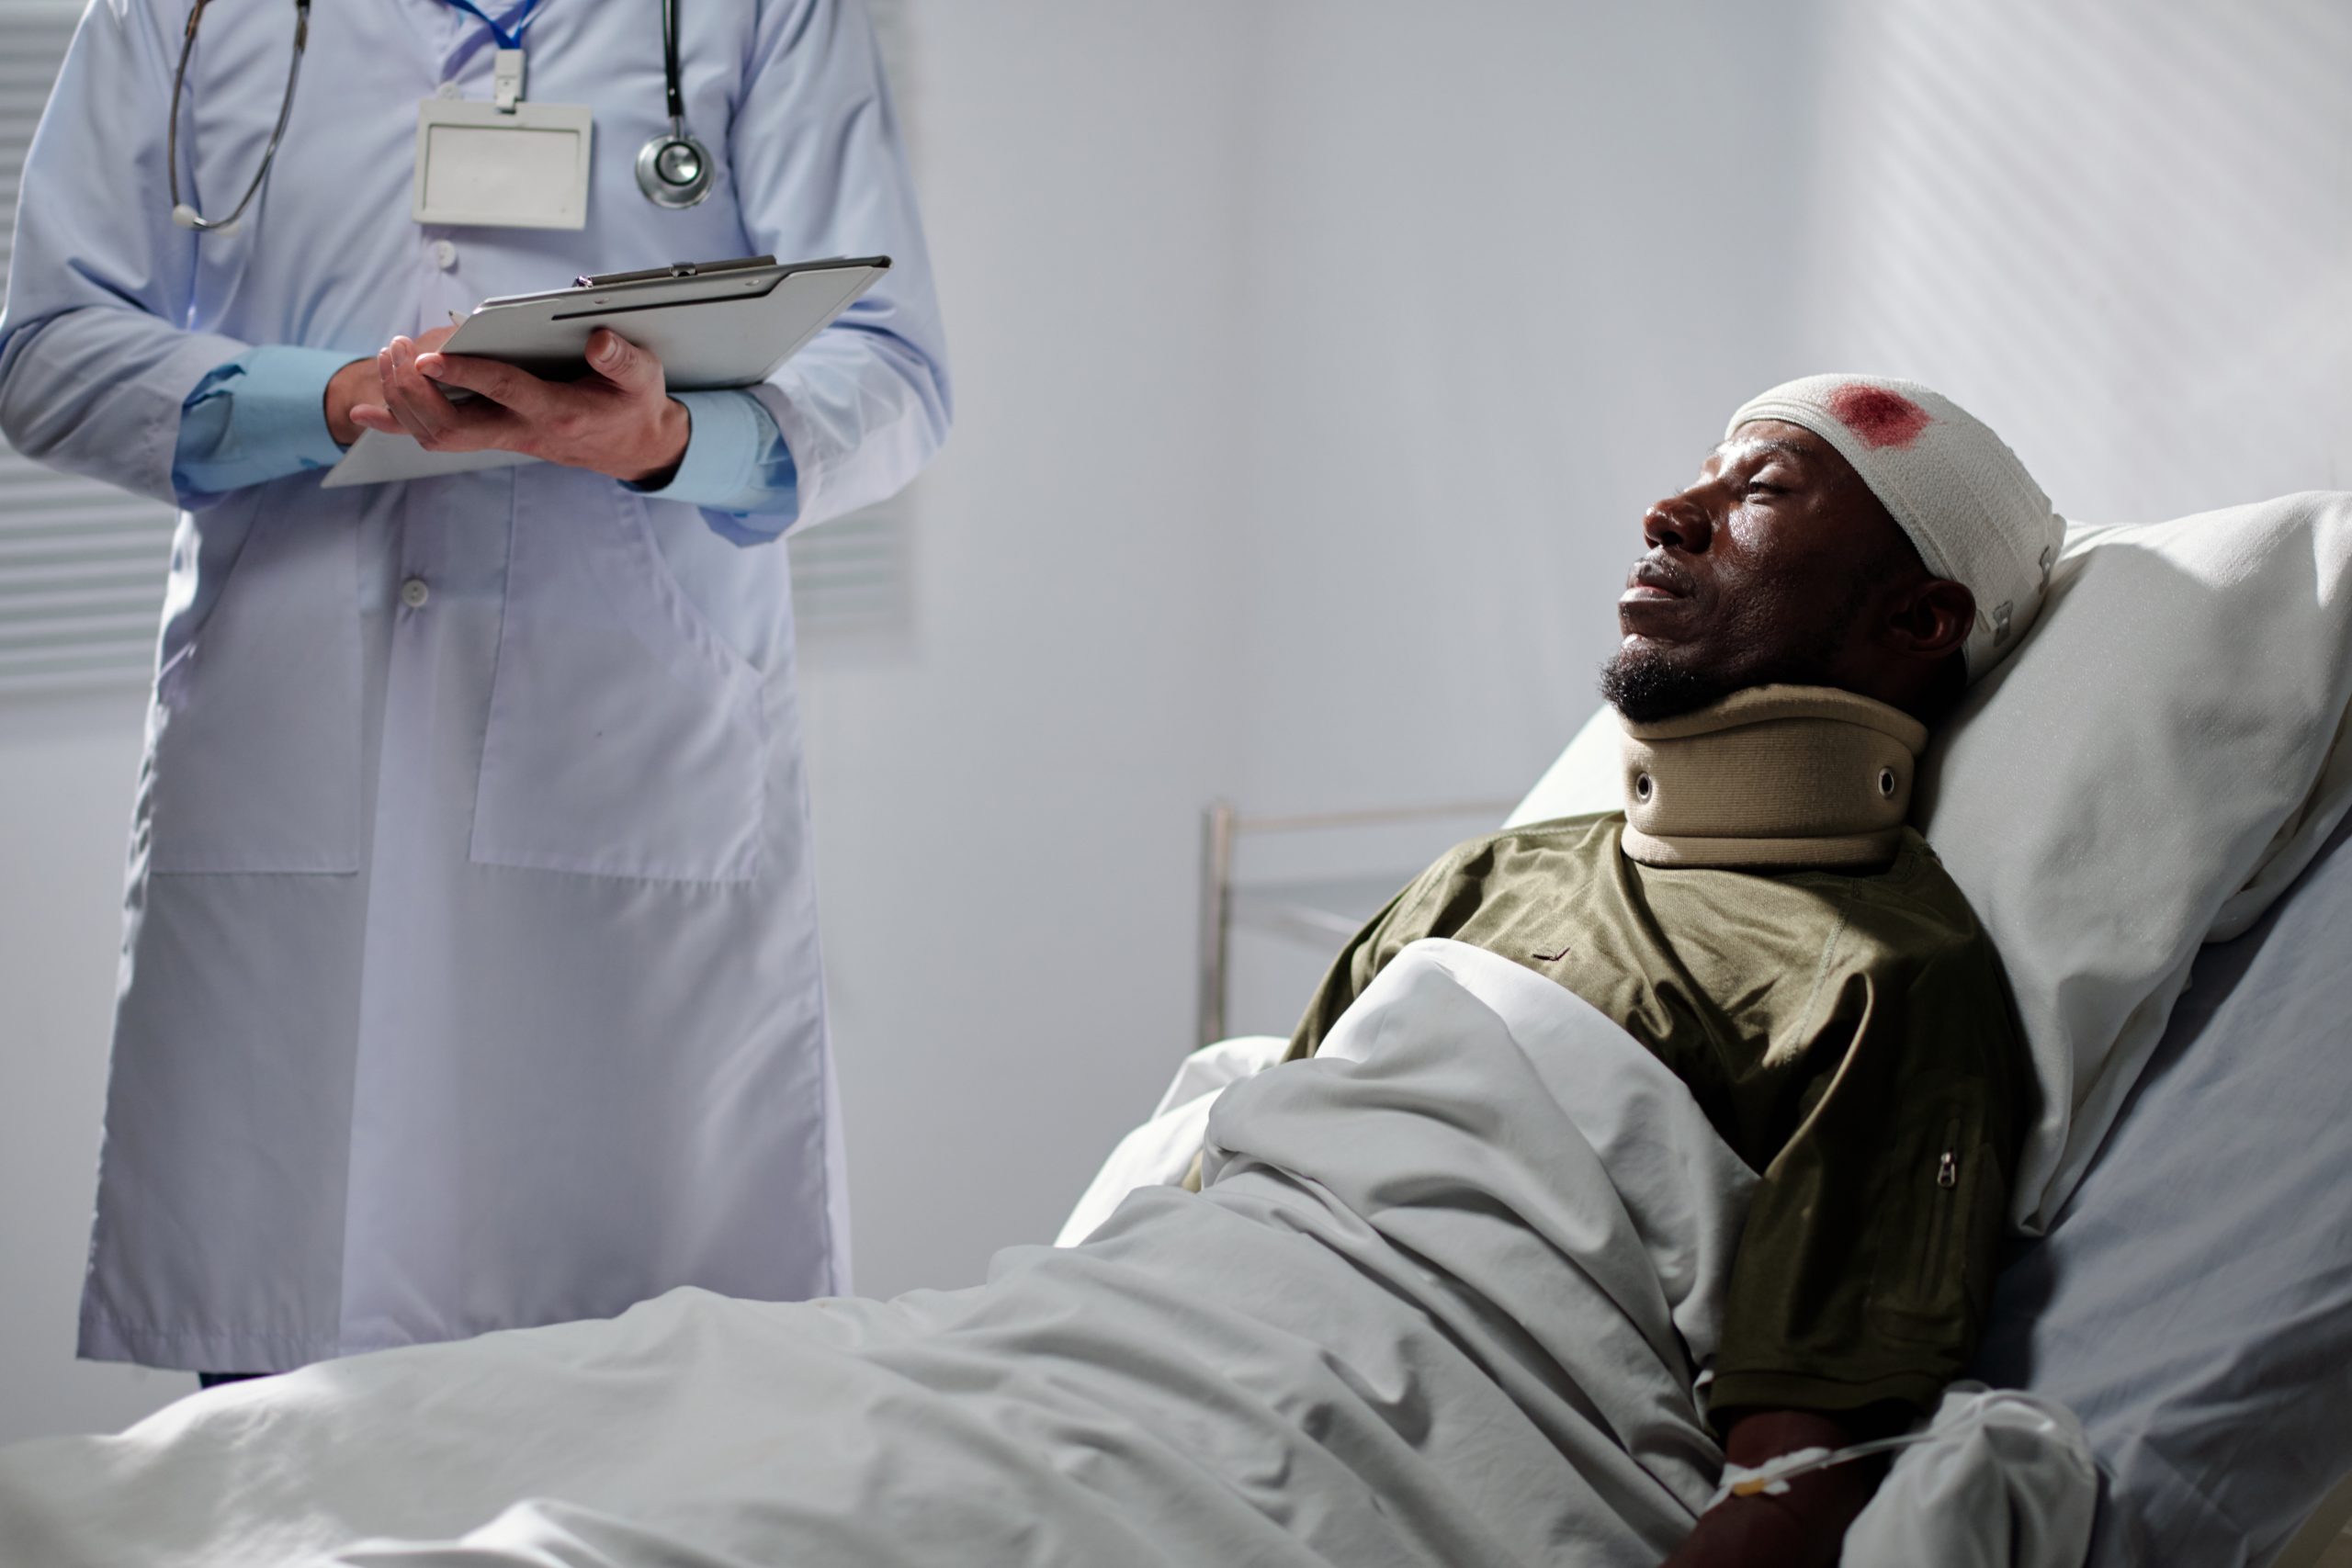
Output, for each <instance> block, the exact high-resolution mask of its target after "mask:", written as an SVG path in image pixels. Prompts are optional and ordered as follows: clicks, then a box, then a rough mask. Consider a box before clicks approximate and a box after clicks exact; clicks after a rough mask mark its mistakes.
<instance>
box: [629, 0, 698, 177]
mask: <svg viewBox="0 0 2352 1568" xmlns="http://www.w3.org/2000/svg"><path fill="white" fill-rule="evenodd" d="M662 82H663V85H664V86H665V87H667V89H668V91H669V108H670V134H669V135H667V136H656V137H654V138H653V140H652V141H648V142H647V143H646V144H645V145H644V146H642V147H640V148H639V149H638V150H637V188H638V189H639V190H641V191H643V192H644V193H645V199H646V200H648V201H650V202H651V203H652V204H653V205H654V206H656V207H672V208H675V207H692V206H694V205H695V203H696V202H698V201H700V200H701V199H702V198H703V197H707V196H708V195H709V194H710V182H711V176H712V174H713V169H712V166H711V162H710V153H709V152H707V151H706V150H705V149H704V147H703V144H702V143H701V142H699V141H695V139H694V136H693V135H692V133H690V132H689V131H688V130H686V98H685V95H684V93H682V92H680V91H679V90H678V0H662Z"/></svg>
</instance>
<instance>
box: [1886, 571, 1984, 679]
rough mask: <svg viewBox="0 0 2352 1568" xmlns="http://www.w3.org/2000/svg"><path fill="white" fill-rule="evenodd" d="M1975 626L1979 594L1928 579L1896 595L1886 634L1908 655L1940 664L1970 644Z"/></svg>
mask: <svg viewBox="0 0 2352 1568" xmlns="http://www.w3.org/2000/svg"><path fill="white" fill-rule="evenodd" d="M1975 624H1976V595H1975V594H1973V593H1971V592H1969V591H1968V590H1967V588H1965V587H1964V586H1962V584H1960V583H1957V582H1953V581H1951V580H1950V579H1948V578H1941V577H1926V578H1921V579H1920V580H1919V581H1917V582H1914V583H1912V584H1911V585H1910V586H1909V587H1907V588H1905V589H1904V590H1903V591H1902V592H1900V593H1899V594H1897V595H1896V597H1895V600H1894V604H1892V605H1891V606H1889V614H1888V615H1887V618H1886V623H1885V635H1886V637H1888V638H1889V639H1890V640H1891V641H1893V642H1894V644H1895V645H1896V646H1897V647H1898V648H1900V649H1902V650H1903V651H1904V652H1905V653H1909V654H1912V655H1915V656H1917V657H1918V658H1922V659H1926V660H1929V661H1930V662H1940V661H1941V660H1944V659H1945V658H1947V657H1948V656H1950V655H1951V654H1953V653H1956V652H1958V651H1959V650H1960V649H1962V647H1963V646H1965V645H1966V643H1967V641H1968V633H1969V628H1971V627H1972V626H1975Z"/></svg>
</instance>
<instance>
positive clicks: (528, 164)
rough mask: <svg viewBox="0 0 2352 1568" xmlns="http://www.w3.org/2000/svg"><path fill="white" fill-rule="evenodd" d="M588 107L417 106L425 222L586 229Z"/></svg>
mask: <svg viewBox="0 0 2352 1568" xmlns="http://www.w3.org/2000/svg"><path fill="white" fill-rule="evenodd" d="M593 130H594V114H593V113H592V112H591V111H590V109H589V107H588V106H587V105H586V104H534V103H527V102H518V103H516V104H515V106H514V107H512V108H500V107H498V106H497V105H496V104H486V103H481V102H479V101H476V100H469V99H465V98H427V99H425V100H424V102H423V103H421V104H419V105H418V106H417V107H416V190H415V195H414V198H413V202H412V204H411V208H410V210H411V212H412V213H413V216H414V217H415V219H416V220H417V221H418V222H419V223H447V224H452V225H458V226H469V227H475V228H497V229H580V228H584V227H586V226H587V222H588V142H589V137H590V134H591V132H592V131H593Z"/></svg>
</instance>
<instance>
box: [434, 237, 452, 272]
mask: <svg viewBox="0 0 2352 1568" xmlns="http://www.w3.org/2000/svg"><path fill="white" fill-rule="evenodd" d="M433 265H435V266H437V267H439V268H440V269H441V270H442V271H443V272H447V271H448V270H449V269H450V268H451V267H453V266H455V265H458V247H457V246H455V245H453V244H451V243H449V242H448V241H447V240H435V241H434V242H433Z"/></svg>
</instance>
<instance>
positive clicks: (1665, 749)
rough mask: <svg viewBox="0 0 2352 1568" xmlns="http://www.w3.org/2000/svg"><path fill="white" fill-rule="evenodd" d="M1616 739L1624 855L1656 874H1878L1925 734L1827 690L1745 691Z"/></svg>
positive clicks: (1893, 715)
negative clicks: (1818, 869)
mask: <svg viewBox="0 0 2352 1568" xmlns="http://www.w3.org/2000/svg"><path fill="white" fill-rule="evenodd" d="M1620 723H1621V724H1623V729H1624V746H1623V758H1624V783H1625V834H1624V848H1625V853H1626V854H1627V855H1629V856H1631V857H1632V858H1633V859H1634V860H1637V861H1639V862H1641V863H1643V864H1644V865H1657V866H1742V867H1750V868H1763V867H1776V866H1777V867H1798V866H1816V865H1819V866H1861V865H1883V864H1885V863H1887V862H1889V861H1891V860H1893V859H1894V852H1895V850H1896V848H1897V847H1898V846H1899V845H1900V843H1901V842H1902V838H1903V821H1904V818H1905V817H1906V816H1907V815H1909V813H1910V810H1911V781H1912V777H1913V774H1914V773H1915V772H1916V771H1917V764H1918V759H1919V753H1920V752H1921V751H1922V750H1925V749H1926V748H1927V744H1928V727H1927V726H1926V725H1924V724H1921V723H1920V722H1919V721H1918V720H1917V719H1916V718H1913V717H1912V716H1910V715H1908V714H1906V713H1904V712H1902V711H1901V710H1899V709H1896V708H1893V707H1889V706H1888V705H1886V704H1884V703H1880V702H1873V701H1871V699H1870V698H1868V697H1863V696H1857V695H1856V694H1853V693H1851V692H1841V691H1838V690H1835V689H1834V688H1831V687H1827V686H1751V687H1749V688H1748V689H1747V691H1744V692H1735V693H1734V694H1731V695H1730V696H1728V697H1726V698H1724V700H1723V701H1722V702H1719V703H1717V704H1715V705H1713V706H1712V707H1705V708H1702V709H1700V710H1699V711H1698V712H1696V713H1689V714H1684V715H1682V716H1679V717H1677V718H1669V719H1661V720H1660V721H1658V722H1657V723H1656V724H1634V723H1631V722H1628V721H1625V720H1623V719H1621V720H1620Z"/></svg>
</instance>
